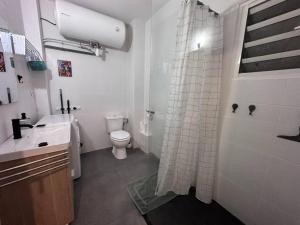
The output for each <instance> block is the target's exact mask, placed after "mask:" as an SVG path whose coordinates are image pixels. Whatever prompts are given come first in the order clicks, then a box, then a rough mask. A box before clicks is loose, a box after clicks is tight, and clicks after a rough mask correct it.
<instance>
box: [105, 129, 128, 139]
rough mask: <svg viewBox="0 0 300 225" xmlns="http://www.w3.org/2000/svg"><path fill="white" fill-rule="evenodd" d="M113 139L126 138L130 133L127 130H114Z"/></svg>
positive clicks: (111, 134)
mask: <svg viewBox="0 0 300 225" xmlns="http://www.w3.org/2000/svg"><path fill="white" fill-rule="evenodd" d="M110 136H111V138H112V139H115V140H124V139H128V138H129V137H130V134H129V133H128V132H127V131H125V130H118V131H113V132H111V133H110Z"/></svg>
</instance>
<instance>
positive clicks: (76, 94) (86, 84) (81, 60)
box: [40, 0, 143, 151]
mask: <svg viewBox="0 0 300 225" xmlns="http://www.w3.org/2000/svg"><path fill="white" fill-rule="evenodd" d="M40 7H41V15H42V17H44V18H47V19H49V20H50V21H53V22H55V17H54V2H53V1H49V0H41V1H40ZM42 24H43V34H44V38H58V39H63V37H61V35H59V33H58V30H57V27H56V26H53V25H51V24H49V23H46V22H43V23H42ZM141 29H142V28H141ZM136 45H139V44H138V43H137V44H136ZM107 50H108V54H107V56H106V60H105V61H102V59H101V58H99V57H96V56H89V55H83V54H77V53H71V52H64V51H57V50H52V49H46V58H47V64H48V67H49V69H50V71H51V73H52V74H51V76H52V79H51V80H50V93H51V106H52V109H53V110H54V111H53V113H60V111H55V109H56V108H57V107H60V102H59V91H58V90H59V89H60V88H62V89H63V94H64V99H65V105H66V100H67V99H70V101H71V104H72V105H75V106H80V107H81V110H78V111H73V113H74V115H75V116H76V117H77V118H78V119H79V122H80V126H81V135H82V142H83V143H84V151H93V150H98V149H103V148H107V147H110V146H111V142H110V140H109V136H108V134H107V132H106V123H105V116H106V115H107V114H110V113H120V114H123V115H124V116H127V115H133V113H132V112H131V111H130V110H135V109H134V108H132V109H130V107H129V104H130V102H133V101H136V102H137V101H138V99H134V100H130V98H134V95H131V94H129V88H140V86H139V83H140V82H139V81H138V80H130V79H133V78H132V77H129V75H130V74H129V72H128V71H129V66H128V63H130V62H131V61H130V54H129V53H128V52H124V51H119V50H112V49H107ZM134 51H135V53H134V54H135V55H134V56H133V57H134V59H135V60H136V58H137V57H139V56H140V54H142V53H140V52H139V51H138V49H135V50H134ZM140 51H141V52H143V50H142V49H141V50H140ZM57 60H69V61H71V62H72V72H73V77H72V78H65V77H59V76H58V70H57ZM132 63H134V64H133V66H132V67H130V69H132V70H131V72H132V73H135V74H136V75H139V73H140V71H141V70H142V69H143V67H141V68H139V67H138V68H136V67H135V66H140V64H142V65H143V59H140V61H138V62H135V61H134V62H132ZM129 80H130V81H133V83H131V85H132V86H129V82H128V81H129ZM136 107H137V105H135V108H136ZM138 111H139V110H138ZM136 113H137V112H136ZM129 122H130V123H132V122H133V120H132V119H130V121H129Z"/></svg>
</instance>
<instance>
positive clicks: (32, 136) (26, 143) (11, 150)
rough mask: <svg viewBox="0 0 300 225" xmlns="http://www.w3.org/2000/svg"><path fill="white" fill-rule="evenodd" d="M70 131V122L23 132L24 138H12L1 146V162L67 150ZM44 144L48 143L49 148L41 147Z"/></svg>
mask: <svg viewBox="0 0 300 225" xmlns="http://www.w3.org/2000/svg"><path fill="white" fill-rule="evenodd" d="M70 130H71V124H70V123H68V122H66V123H58V124H47V125H46V126H45V127H34V128H32V129H25V130H22V131H21V133H22V138H20V139H16V140H15V139H13V137H11V138H9V139H8V140H7V141H6V142H4V143H3V144H2V145H0V162H1V161H7V160H12V159H17V158H22V157H29V156H33V155H37V154H44V153H47V152H51V151H54V150H63V149H61V148H64V149H66V148H68V145H69V144H70ZM42 142H47V146H43V147H39V144H40V143H42Z"/></svg>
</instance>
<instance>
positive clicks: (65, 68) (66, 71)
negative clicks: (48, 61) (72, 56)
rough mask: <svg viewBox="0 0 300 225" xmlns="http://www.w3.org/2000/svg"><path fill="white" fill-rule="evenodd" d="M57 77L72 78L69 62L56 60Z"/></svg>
mask: <svg viewBox="0 0 300 225" xmlns="http://www.w3.org/2000/svg"><path fill="white" fill-rule="evenodd" d="M57 66H58V75H59V76H61V77H72V64H71V61H66V60H57Z"/></svg>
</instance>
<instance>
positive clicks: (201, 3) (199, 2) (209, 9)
mask: <svg viewBox="0 0 300 225" xmlns="http://www.w3.org/2000/svg"><path fill="white" fill-rule="evenodd" d="M197 5H203V6H204V5H205V4H204V3H203V2H201V1H197ZM208 11H209V12H213V13H214V14H215V15H216V16H218V15H219V13H217V12H216V11H214V10H212V9H211V8H210V7H209V6H208Z"/></svg>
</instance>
